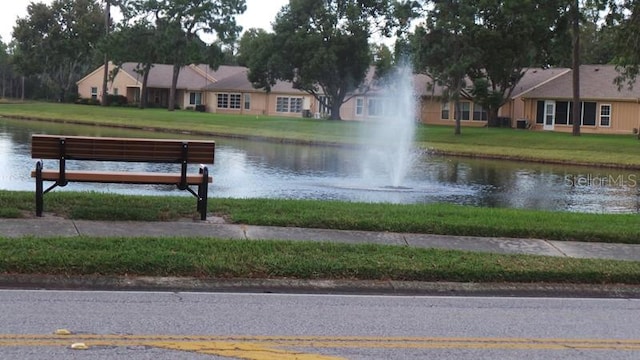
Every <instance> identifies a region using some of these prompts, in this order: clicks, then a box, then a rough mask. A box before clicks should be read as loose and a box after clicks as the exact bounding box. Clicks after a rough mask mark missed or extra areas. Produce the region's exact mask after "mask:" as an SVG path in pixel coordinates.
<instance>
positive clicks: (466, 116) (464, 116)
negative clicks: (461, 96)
mask: <svg viewBox="0 0 640 360" xmlns="http://www.w3.org/2000/svg"><path fill="white" fill-rule="evenodd" d="M460 113H461V116H460V120H471V103H470V102H468V101H461V102H460Z"/></svg>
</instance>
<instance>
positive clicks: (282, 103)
mask: <svg viewBox="0 0 640 360" xmlns="http://www.w3.org/2000/svg"><path fill="white" fill-rule="evenodd" d="M276 112H289V98H286V97H278V98H276Z"/></svg>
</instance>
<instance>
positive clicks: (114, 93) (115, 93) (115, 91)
mask: <svg viewBox="0 0 640 360" xmlns="http://www.w3.org/2000/svg"><path fill="white" fill-rule="evenodd" d="M113 95H115V96H118V95H120V94H118V88H114V89H113Z"/></svg>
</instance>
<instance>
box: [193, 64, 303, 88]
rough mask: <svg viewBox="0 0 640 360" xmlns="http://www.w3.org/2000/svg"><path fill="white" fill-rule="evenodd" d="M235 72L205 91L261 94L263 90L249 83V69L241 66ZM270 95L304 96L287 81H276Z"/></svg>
mask: <svg viewBox="0 0 640 360" xmlns="http://www.w3.org/2000/svg"><path fill="white" fill-rule="evenodd" d="M235 68H236V70H237V71H235V73H233V74H231V75H230V76H227V77H225V78H222V79H219V80H218V81H217V82H215V83H212V84H209V85H208V86H207V87H206V88H205V89H206V90H209V91H237V92H263V91H264V90H263V89H256V88H254V87H253V85H252V84H251V82H250V81H249V79H248V77H247V75H248V74H249V69H248V68H245V67H241V66H236V67H235ZM271 92H272V93H283V94H306V93H305V92H304V91H301V90H298V89H294V88H293V84H292V83H291V82H288V81H277V82H276V84H275V85H273V86H272V87H271Z"/></svg>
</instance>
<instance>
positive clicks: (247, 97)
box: [244, 94, 251, 110]
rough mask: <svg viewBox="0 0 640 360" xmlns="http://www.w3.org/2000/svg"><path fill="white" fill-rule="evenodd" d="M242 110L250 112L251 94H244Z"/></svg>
mask: <svg viewBox="0 0 640 360" xmlns="http://www.w3.org/2000/svg"><path fill="white" fill-rule="evenodd" d="M244 109H245V110H251V94H244Z"/></svg>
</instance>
